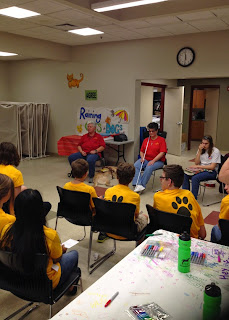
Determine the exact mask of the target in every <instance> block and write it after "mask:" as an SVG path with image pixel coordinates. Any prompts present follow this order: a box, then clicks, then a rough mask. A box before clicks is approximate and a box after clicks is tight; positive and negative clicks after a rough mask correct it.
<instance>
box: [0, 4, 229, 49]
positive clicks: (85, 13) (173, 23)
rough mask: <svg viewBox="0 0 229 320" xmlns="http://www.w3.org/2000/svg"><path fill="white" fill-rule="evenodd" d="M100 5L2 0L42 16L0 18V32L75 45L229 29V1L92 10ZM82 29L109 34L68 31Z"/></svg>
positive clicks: (3, 5)
mask: <svg viewBox="0 0 229 320" xmlns="http://www.w3.org/2000/svg"><path fill="white" fill-rule="evenodd" d="M100 1H101V0H36V1H31V0H10V1H9V0H0V9H2V8H6V7H8V6H9V3H10V6H11V5H16V6H18V7H21V8H24V9H29V10H32V11H36V12H39V13H41V15H40V16H35V17H31V18H26V19H14V18H9V17H6V16H3V15H0V32H1V31H2V32H8V33H12V34H17V35H22V36H26V37H31V38H37V39H42V40H48V41H52V42H56V43H60V44H65V45H70V46H76V45H85V44H92V43H101V42H111V41H125V40H133V39H144V38H155V37H164V36H176V35H179V34H189V33H198V32H209V31H218V30H229V0H169V1H167V2H161V3H158V4H151V5H146V6H142V7H137V8H129V9H123V10H117V11H112V12H106V13H104V14H102V13H97V12H95V11H93V10H91V9H90V5H91V3H95V2H100ZM102 1H104V0H102ZM71 25H72V26H71ZM82 27H90V28H95V29H97V30H100V31H103V32H104V34H103V35H93V36H88V37H83V36H79V35H76V34H72V33H69V32H67V30H71V29H76V28H82ZM0 49H1V48H0Z"/></svg>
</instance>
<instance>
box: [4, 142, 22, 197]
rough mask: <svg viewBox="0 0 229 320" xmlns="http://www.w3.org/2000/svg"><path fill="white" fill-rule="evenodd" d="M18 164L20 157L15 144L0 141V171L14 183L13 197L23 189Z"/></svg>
mask: <svg viewBox="0 0 229 320" xmlns="http://www.w3.org/2000/svg"><path fill="white" fill-rule="evenodd" d="M19 164H20V157H19V154H18V152H17V149H16V147H15V145H14V144H13V143H11V142H2V143H0V173H3V174H5V175H7V176H8V177H10V178H11V179H12V180H13V183H14V197H15V198H16V196H17V195H18V194H19V193H20V192H21V191H22V190H25V189H26V187H25V186H24V181H23V176H22V173H21V171H20V170H18V169H17V167H18V166H19Z"/></svg>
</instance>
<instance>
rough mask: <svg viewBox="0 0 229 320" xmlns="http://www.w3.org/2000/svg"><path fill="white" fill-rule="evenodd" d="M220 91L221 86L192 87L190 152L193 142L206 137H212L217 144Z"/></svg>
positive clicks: (189, 132) (189, 134) (189, 133)
mask: <svg viewBox="0 0 229 320" xmlns="http://www.w3.org/2000/svg"><path fill="white" fill-rule="evenodd" d="M219 90H220V86H219V85H195V86H191V96H190V112H189V131H188V150H190V149H191V143H192V141H201V139H202V138H203V136H204V135H211V136H212V138H213V141H214V143H216V139H217V136H216V131H217V122H218V108H219Z"/></svg>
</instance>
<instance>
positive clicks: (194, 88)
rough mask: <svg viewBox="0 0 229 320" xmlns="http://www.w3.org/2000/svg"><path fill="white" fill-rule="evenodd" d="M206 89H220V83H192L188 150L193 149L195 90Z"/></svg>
mask: <svg viewBox="0 0 229 320" xmlns="http://www.w3.org/2000/svg"><path fill="white" fill-rule="evenodd" d="M196 89H197V90H205V89H220V85H191V95H190V106H189V125H188V150H190V149H191V131H192V103H193V91H194V90H196Z"/></svg>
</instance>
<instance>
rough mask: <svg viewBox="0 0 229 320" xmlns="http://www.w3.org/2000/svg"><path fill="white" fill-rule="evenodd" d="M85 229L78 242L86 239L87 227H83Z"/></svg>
mask: <svg viewBox="0 0 229 320" xmlns="http://www.w3.org/2000/svg"><path fill="white" fill-rule="evenodd" d="M83 227H84V235H83V237H82V238H80V239H78V240H77V241H82V240H83V239H85V237H86V227H85V226H83Z"/></svg>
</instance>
